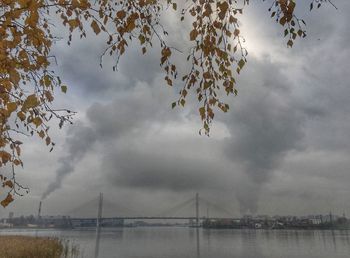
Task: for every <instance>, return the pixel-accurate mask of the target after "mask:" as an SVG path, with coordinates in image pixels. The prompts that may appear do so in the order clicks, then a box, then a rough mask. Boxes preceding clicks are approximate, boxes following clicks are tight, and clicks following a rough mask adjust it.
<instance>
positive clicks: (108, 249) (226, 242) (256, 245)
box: [0, 227, 350, 258]
mask: <svg viewBox="0 0 350 258" xmlns="http://www.w3.org/2000/svg"><path fill="white" fill-rule="evenodd" d="M0 234H1V235H9V234H11V235H19V234H21V235H34V236H35V235H38V236H56V237H60V238H64V239H67V240H70V241H72V242H73V243H75V244H77V245H79V246H80V250H81V254H82V257H84V258H90V257H93V254H94V247H95V232H94V231H93V230H91V231H89V230H86V231H77V230H69V231H54V230H18V229H13V230H1V231H0ZM113 257H116V258H234V257H237V258H241V257H242V258H243V257H244V258H249V257H252V258H253V257H254V258H259V257H266V258H267V257H269V258H270V257H271V258H277V257H281V258H282V257H283V258H285V257H298V258H300V257H301V258H304V257H305V258H311V257H318V258H323V257H324V258H332V257H350V231H287V230H205V229H198V230H197V229H195V228H185V227H184V228H174V227H168V228H142V227H139V228H124V229H113V230H107V229H105V230H104V231H102V233H101V242H100V255H99V258H113Z"/></svg>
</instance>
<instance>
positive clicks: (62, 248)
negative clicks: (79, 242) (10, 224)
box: [0, 236, 78, 258]
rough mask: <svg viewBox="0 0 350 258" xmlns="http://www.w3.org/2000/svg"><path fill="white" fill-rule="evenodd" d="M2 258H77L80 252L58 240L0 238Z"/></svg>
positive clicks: (18, 237)
mask: <svg viewBox="0 0 350 258" xmlns="http://www.w3.org/2000/svg"><path fill="white" fill-rule="evenodd" d="M0 247H1V250H0V257H1V258H23V257H26V258H48V257H50V258H62V257H64V258H68V257H69V258H75V257H78V250H77V249H76V248H75V247H70V246H69V245H68V243H67V242H64V241H62V240H59V239H57V238H48V237H32V236H0Z"/></svg>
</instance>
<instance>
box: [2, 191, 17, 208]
mask: <svg viewBox="0 0 350 258" xmlns="http://www.w3.org/2000/svg"><path fill="white" fill-rule="evenodd" d="M13 200H14V199H13V197H12V194H10V193H8V194H7V196H6V198H5V199H4V200H2V201H1V203H0V204H1V205H2V207H4V208H5V207H6V206H8V205H9V204H10V203H11V202H13Z"/></svg>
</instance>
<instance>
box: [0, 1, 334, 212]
mask: <svg viewBox="0 0 350 258" xmlns="http://www.w3.org/2000/svg"><path fill="white" fill-rule="evenodd" d="M266 2H269V4H270V6H271V7H270V8H269V11H270V14H271V17H273V18H274V19H276V21H277V22H278V23H279V24H280V25H281V26H282V27H283V28H284V36H285V37H287V45H288V46H289V47H292V46H293V42H294V40H295V39H296V38H298V37H305V36H306V33H305V22H304V21H303V20H301V19H299V18H298V17H297V16H296V15H295V13H294V10H295V6H296V1H294V0H274V1H266ZM310 2H311V6H310V7H311V8H312V7H313V6H314V5H315V6H317V7H319V5H321V4H322V3H323V2H328V0H313V1H311V0H310ZM248 4H249V0H187V1H182V0H178V1H176V0H125V1H117V0H111V1H107V0H97V1H88V0H0V167H2V168H5V167H8V168H9V169H10V170H11V171H12V176H11V177H10V178H6V177H5V176H2V175H0V180H1V182H2V187H3V188H4V189H7V192H8V194H7V197H6V198H5V199H4V200H2V202H1V205H2V206H4V207H5V206H7V205H8V204H9V203H10V202H12V201H13V198H14V197H13V195H14V194H21V193H20V192H19V191H20V190H23V189H24V188H23V187H22V186H21V185H20V184H19V183H18V182H17V181H16V177H15V167H16V166H23V163H22V161H21V158H20V155H21V144H22V142H21V141H19V140H18V139H19V135H20V134H21V135H26V136H33V135H36V136H38V137H39V138H41V139H43V140H44V142H45V144H46V145H48V146H49V147H50V149H52V148H53V146H54V143H53V142H52V141H51V138H50V136H49V134H48V132H49V126H48V122H49V121H50V120H51V119H52V118H55V119H58V120H59V126H60V127H62V126H63V124H64V123H66V122H68V123H70V122H71V118H72V115H73V114H74V112H72V111H70V110H56V109H54V108H53V101H54V95H55V90H57V89H59V90H60V91H62V92H64V93H66V91H67V86H66V85H63V84H62V81H61V79H60V78H59V77H58V76H57V75H56V74H55V72H54V67H55V66H54V64H55V61H56V59H55V57H53V56H51V54H50V53H51V52H50V50H51V48H52V45H53V44H54V43H55V41H57V40H58V38H57V35H55V34H54V28H53V24H57V23H60V24H61V27H62V28H65V29H66V30H67V32H68V36H67V38H66V40H67V43H68V45H69V44H70V43H71V41H72V34H73V33H77V34H78V35H79V36H80V38H81V40H83V39H84V38H85V37H86V35H87V33H89V32H88V31H89V30H92V31H93V32H94V34H96V35H100V34H105V36H106V38H107V40H106V48H105V52H104V53H103V55H110V56H112V57H113V58H114V59H115V66H114V67H113V70H116V69H117V65H118V61H119V58H120V57H121V56H122V55H123V54H124V53H125V51H126V49H127V48H128V46H130V42H131V41H135V40H136V41H137V42H138V43H139V45H140V49H141V52H142V53H143V54H145V53H146V52H147V50H148V49H149V48H150V47H152V46H153V44H154V42H155V41H158V42H159V43H160V46H161V48H160V65H161V67H162V69H163V70H164V73H165V75H164V78H165V82H166V83H167V84H168V85H170V86H173V85H174V82H177V84H178V85H182V86H181V87H180V91H179V97H178V99H177V100H176V101H175V102H173V103H172V107H173V108H174V107H176V106H185V104H186V97H187V95H188V94H189V93H193V94H195V95H196V96H197V99H198V103H199V115H200V117H201V119H202V121H203V129H202V130H201V131H200V132H201V133H204V134H207V135H208V134H209V131H210V125H211V123H212V121H213V119H214V113H215V110H216V109H219V110H221V111H223V112H227V111H228V110H229V105H228V104H227V103H225V102H224V101H223V100H222V98H221V97H220V96H222V95H223V94H226V95H237V89H236V77H237V75H238V74H239V73H240V72H241V70H242V69H243V68H244V66H245V65H246V63H247V54H248V51H247V49H246V48H245V47H244V38H243V36H242V32H241V30H240V16H241V15H242V14H243V12H244V7H245V6H246V5H248ZM170 10H172V11H174V12H176V13H178V16H179V21H181V22H187V23H189V24H190V30H189V31H188V41H189V44H190V45H191V46H190V48H189V49H185V50H177V49H174V48H172V46H170V45H168V43H167V32H166V30H165V28H164V27H163V26H162V24H161V17H162V14H163V13H164V12H169V11H170ZM175 53H176V54H178V55H183V59H184V60H186V62H187V67H188V69H187V70H186V71H185V72H184V74H179V72H178V69H177V66H176V64H175V63H173V61H172V59H173V58H172V57H173V56H174V54H175ZM63 76H64V75H63ZM24 190H26V189H24Z"/></svg>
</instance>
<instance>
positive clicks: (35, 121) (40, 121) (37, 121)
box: [32, 117, 43, 127]
mask: <svg viewBox="0 0 350 258" xmlns="http://www.w3.org/2000/svg"><path fill="white" fill-rule="evenodd" d="M32 123H33V124H35V126H36V127H39V126H40V125H41V124H42V123H43V121H42V120H41V118H40V117H36V118H34V119H33V121H32Z"/></svg>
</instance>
